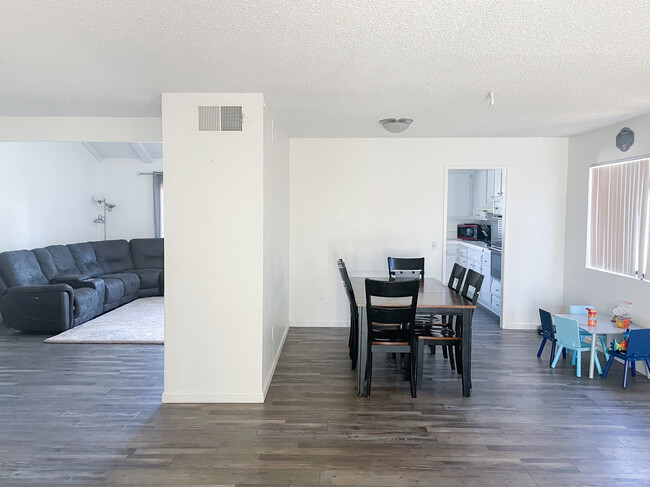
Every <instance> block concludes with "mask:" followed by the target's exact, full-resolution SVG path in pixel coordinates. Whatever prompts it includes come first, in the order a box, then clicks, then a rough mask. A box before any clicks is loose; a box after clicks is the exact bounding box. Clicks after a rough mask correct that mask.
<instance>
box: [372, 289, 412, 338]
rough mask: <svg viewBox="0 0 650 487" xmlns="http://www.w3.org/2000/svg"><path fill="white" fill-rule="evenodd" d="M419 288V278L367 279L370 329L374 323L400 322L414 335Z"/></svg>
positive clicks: (403, 327) (404, 328)
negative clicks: (398, 279) (396, 279)
mask: <svg viewBox="0 0 650 487" xmlns="http://www.w3.org/2000/svg"><path fill="white" fill-rule="evenodd" d="M419 289H420V281H419V280H418V279H405V280H403V281H377V280H374V279H366V311H367V315H368V328H369V330H372V326H373V324H391V325H392V324H400V325H402V329H403V330H405V331H408V333H409V334H411V335H412V334H413V330H414V326H413V324H414V323H415V311H416V309H417V305H418V291H419ZM371 333H372V332H371Z"/></svg>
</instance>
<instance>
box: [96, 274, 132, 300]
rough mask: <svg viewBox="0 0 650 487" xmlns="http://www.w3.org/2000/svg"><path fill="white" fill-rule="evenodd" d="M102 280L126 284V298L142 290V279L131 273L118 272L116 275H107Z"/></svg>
mask: <svg viewBox="0 0 650 487" xmlns="http://www.w3.org/2000/svg"><path fill="white" fill-rule="evenodd" d="M102 279H104V280H106V279H117V280H119V281H122V284H124V296H131V295H135V294H137V292H138V289H140V278H139V277H138V276H137V275H135V274H131V273H130V272H118V273H115V274H106V275H104V276H102Z"/></svg>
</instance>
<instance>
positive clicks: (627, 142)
mask: <svg viewBox="0 0 650 487" xmlns="http://www.w3.org/2000/svg"><path fill="white" fill-rule="evenodd" d="M632 144H634V132H632V131H631V130H630V129H629V128H627V127H623V128H622V129H621V131H620V132H619V133H618V135H617V136H616V147H618V148H619V149H620V150H622V151H623V152H625V151H626V150H628V149H629V148H630V147H632Z"/></svg>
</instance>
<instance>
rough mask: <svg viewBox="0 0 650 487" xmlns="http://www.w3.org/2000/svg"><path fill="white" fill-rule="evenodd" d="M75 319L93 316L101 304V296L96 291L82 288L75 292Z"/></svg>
mask: <svg viewBox="0 0 650 487" xmlns="http://www.w3.org/2000/svg"><path fill="white" fill-rule="evenodd" d="M73 292H74V317H75V318H77V317H79V316H84V315H88V314H93V312H94V310H95V309H96V308H97V307H98V306H99V305H100V304H101V303H100V302H99V295H98V294H97V291H96V290H95V289H92V288H89V287H82V288H79V289H75V290H74V291H73Z"/></svg>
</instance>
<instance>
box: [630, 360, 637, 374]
mask: <svg viewBox="0 0 650 487" xmlns="http://www.w3.org/2000/svg"><path fill="white" fill-rule="evenodd" d="M631 362H632V377H636V360H631Z"/></svg>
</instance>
